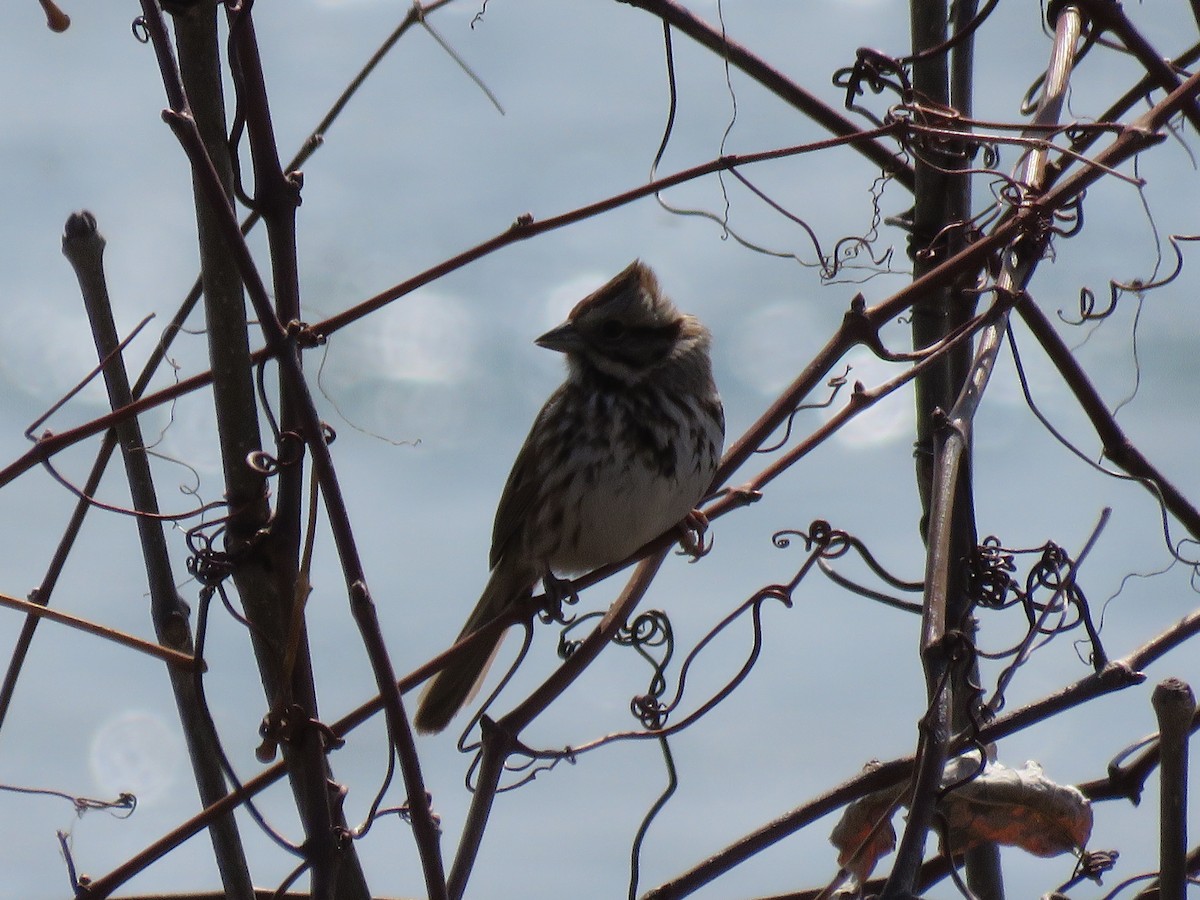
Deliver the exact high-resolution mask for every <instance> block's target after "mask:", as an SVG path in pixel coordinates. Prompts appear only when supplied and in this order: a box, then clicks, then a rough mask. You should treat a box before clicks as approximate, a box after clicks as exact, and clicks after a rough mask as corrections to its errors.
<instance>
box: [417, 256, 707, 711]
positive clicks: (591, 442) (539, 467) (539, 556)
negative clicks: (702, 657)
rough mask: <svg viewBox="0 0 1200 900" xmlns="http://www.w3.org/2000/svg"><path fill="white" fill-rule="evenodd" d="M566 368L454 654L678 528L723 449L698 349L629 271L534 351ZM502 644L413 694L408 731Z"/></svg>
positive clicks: (680, 320) (457, 697) (460, 696)
mask: <svg viewBox="0 0 1200 900" xmlns="http://www.w3.org/2000/svg"><path fill="white" fill-rule="evenodd" d="M536 343H537V344H538V346H540V347H545V348H547V349H549V350H557V351H558V352H560V353H563V354H566V358H567V380H566V381H565V382H564V383H563V384H562V386H561V387H559V388H558V390H556V391H555V392H554V393H553V394H552V395H551V396H550V399H549V400H547V401H546V405H545V406H543V407H542V410H541V412H539V413H538V416H537V418H536V419H535V420H534V423H533V428H532V429H531V430H530V432H529V436H528V437H527V438H526V439H525V444H524V446H522V447H521V452H520V453H518V454H517V460H516V462H515V463H514V464H513V469H512V472H511V473H510V474H509V476H508V482H507V484H505V486H504V493H503V494H502V496H501V497H500V506H499V507H498V508H497V510H496V522H495V525H494V526H493V531H492V551H491V559H490V563H491V567H492V571H491V577H490V578H489V579H488V582H487V586H486V587H485V588H484V590H483V596H482V597H480V598H479V602H478V603H477V604H476V605H475V609H474V610H473V611H472V612H471V615H470V617H469V618H468V619H467V623H466V625H464V626H463V629H462V632H461V633H460V634H459V640H462V638H464V637H466V636H467V635H469V634H471V633H472V632H474V631H476V630H478V629H479V628H480V627H482V626H483V625H486V624H487V623H488V622H490V621H492V620H493V619H495V618H496V617H497V616H499V615H501V614H503V613H505V612H508V611H510V610H511V608H512V607H513V606H514V605H515V604H518V603H520V602H521V601H523V600H525V599H527V598H529V597H530V596H531V595H532V591H533V587H534V585H536V584H537V582H538V581H539V580H540V579H542V578H543V577H545V576H547V575H552V576H568V575H576V574H580V573H583V572H587V571H590V570H592V569H595V568H597V567H599V566H603V565H607V564H608V563H612V562H617V561H619V560H621V559H624V558H625V557H626V556H628V555H630V554H631V553H633V552H634V551H635V550H637V549H638V548H639V547H641V546H642V545H644V544H645V543H647V542H648V541H650V540H652V539H654V538H656V537H658V536H659V535H660V534H663V533H664V532H666V531H668V530H669V529H671V528H674V527H676V526H678V525H680V524H681V523H683V522H684V521H685V520H688V522H689V523H690V522H691V521H692V519H691V513H692V511H693V508H694V507H695V506H696V504H697V503H699V502H700V501H701V500H702V499H703V498H704V496H705V493H706V492H707V491H708V489H709V487H710V486H711V484H712V480H713V474H714V473H715V472H716V469H717V462H718V460H719V459H720V457H721V448H722V445H723V443H724V440H725V414H724V410H723V409H722V406H721V398H720V395H719V394H718V393H717V387H716V384H714V383H713V377H712V365H711V362H710V360H709V346H710V344H711V335H710V334H709V331H708V329H707V328H705V327H704V325H702V324H701V323H700V321H699V320H698V319H696V318H695V317H694V316H689V315H685V314H684V313H681V312H679V310H678V309H676V307H675V304H673V303H672V302H671V301H670V300H669V299H668V298H667V297H666V296H665V295H664V294H663V293H662V291H661V290H660V289H659V286H658V279H657V278H655V276H654V273H653V272H652V271H651V270H650V269H649V267H647V266H646V265H644V264H643V263H642V262H641V261H634V262H633V263H632V264H631V265H630V266H629V267H628V268H626V269H625V271H623V272H621V274H619V275H617V276H616V277H615V278H613V279H612V280H611V281H610V282H608V284H606V285H604V286H603V287H602V288H600V289H599V290H597V291H595V292H594V293H593V294H590V295H589V296H587V297H585V298H584V299H583V300H581V301H580V302H579V304H578V305H577V306H576V307H575V308H574V309H573V310H571V314H570V315H569V316H568V317H567V321H566V322H564V323H563V324H562V325H560V326H558V327H557V328H555V329H553V330H552V331H548V332H547V333H546V334H543V335H542V336H541V337H540V338H538V339H537V341H536ZM501 637H502V635H501V634H499V633H498V634H497V635H496V638H495V640H494V641H484V642H483V643H482V644H479V645H477V646H475V647H473V648H472V649H471V650H470V651H468V652H467V653H466V654H464V655H462V656H460V657H458V658H457V659H455V660H454V661H453V662H451V663H450V664H449V665H448V666H447V667H446V668H445V669H444V670H443V671H442V672H440V673H439V674H437V675H436V676H434V678H433V680H432V681H431V682H430V683H429V685H428V686H427V687H426V688H425V691H424V693H423V694H422V695H421V700H420V703H419V706H418V709H417V712H416V716H415V719H414V722H415V724H416V727H417V729H418V730H419V731H423V732H437V731H441V730H442V729H443V728H445V727H446V725H447V724H449V722H450V720H451V719H452V718H453V717H454V715H455V714H456V713H457V712H458V711H459V709H461V708H462V707H463V706H464V705H465V704H466V703H467V702H468V701H469V700H470V699H471V697H472V696H474V693H475V691H476V690H477V689H478V686H479V683H480V682H481V681H482V679H483V676H484V674H485V673H486V671H487V668H488V666H489V664H490V663H491V661H492V658H493V656H494V655H495V652H496V649H497V648H498V647H499V643H500V638H501Z"/></svg>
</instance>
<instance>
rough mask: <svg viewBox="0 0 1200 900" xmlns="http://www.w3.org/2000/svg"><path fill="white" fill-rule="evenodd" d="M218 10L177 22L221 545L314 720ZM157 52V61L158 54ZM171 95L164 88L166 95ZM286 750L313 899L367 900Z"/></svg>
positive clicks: (304, 769)
mask: <svg viewBox="0 0 1200 900" xmlns="http://www.w3.org/2000/svg"><path fill="white" fill-rule="evenodd" d="M216 11H217V7H216V5H214V4H196V5H195V6H193V7H191V8H189V9H187V10H186V11H184V12H182V13H180V14H179V15H177V16H176V17H175V19H174V24H175V37H176V46H177V48H178V51H179V73H180V78H181V82H182V85H183V89H184V95H185V96H182V97H180V98H179V102H181V103H182V104H183V106H181V107H180V108H181V109H186V110H188V112H189V113H190V114H191V116H192V118H193V120H194V121H195V125H196V129H197V132H198V134H199V136H200V138H201V140H202V141H203V144H204V148H205V151H206V155H207V157H208V159H209V160H210V162H211V165H212V172H213V173H214V174H215V175H216V178H217V180H218V182H219V184H220V186H221V192H222V195H223V198H224V209H222V208H221V207H218V206H217V205H215V204H214V203H212V202H211V198H210V197H209V196H208V195H207V194H206V193H205V188H204V175H202V174H201V173H199V172H198V171H197V170H195V169H193V174H192V181H193V192H194V195H195V208H196V217H197V232H198V238H199V246H200V262H201V279H202V283H203V286H204V301H205V318H206V326H207V327H206V332H207V335H208V341H209V357H210V360H211V363H212V368H213V400H214V404H215V410H216V418H217V431H218V437H219V440H220V446H221V458H222V464H223V468H224V473H225V484H226V498H227V500H228V501H229V504H230V520H229V527H228V531H227V536H226V546H225V549H226V551H227V552H228V553H229V554H230V557H231V558H232V559H233V560H234V561H235V565H234V568H233V580H234V584H235V585H236V587H237V590H238V594H239V597H240V598H241V600H242V605H243V608H244V609H245V611H246V615H247V617H248V618H249V620H250V622H251V623H252V624H253V626H254V627H253V628H252V629H251V640H252V644H253V646H254V650H255V655H256V657H257V660H258V668H259V672H260V675H261V678H262V681H263V687H264V690H265V692H266V695H267V698H268V703H269V704H270V705H271V706H272V707H273V708H274V707H277V706H278V705H279V704H280V703H281V698H284V697H286V698H289V702H290V701H291V700H294V699H296V694H297V693H299V694H300V697H301V698H302V700H301V707H302V708H303V709H304V710H305V712H304V713H303V714H302V716H301V718H316V709H315V699H314V698H313V690H312V678H311V670H310V669H309V668H308V666H307V658H306V657H305V659H304V660H303V663H304V664H303V665H298V666H296V667H295V669H294V670H293V671H294V672H296V673H298V674H297V675H296V676H295V678H296V681H297V682H299V683H300V684H301V690H300V691H299V692H297V691H294V690H293V689H292V687H293V685H292V681H291V679H289V677H288V674H287V673H285V672H284V671H283V664H282V661H283V659H284V657H285V655H286V650H285V645H286V643H287V640H288V635H289V633H290V630H291V611H292V606H293V603H292V599H293V594H294V584H295V580H294V578H293V579H292V580H291V581H290V582H289V581H286V580H281V579H280V578H279V576H278V572H279V570H280V566H279V560H280V558H281V557H282V558H284V559H286V558H288V556H287V554H286V553H280V552H279V550H278V548H277V546H276V545H275V544H274V543H273V542H271V541H268V540H263V536H264V534H265V533H266V528H267V525H268V523H269V522H270V521H271V511H270V508H269V505H268V503H267V494H266V482H265V478H264V477H263V475H262V473H261V472H260V471H257V470H256V469H255V468H254V467H251V466H250V465H248V463H247V458H248V456H249V455H250V454H251V453H253V452H255V451H257V450H259V449H261V446H262V440H261V435H260V433H259V427H258V406H257V402H256V400H255V387H254V375H253V367H252V365H251V362H250V349H249V333H248V329H247V316H246V302H245V296H244V294H243V289H242V276H241V274H240V272H239V270H238V266H237V263H236V261H235V260H234V258H233V256H232V254H231V253H230V252H229V249H228V247H227V246H226V243H225V241H224V239H223V238H222V236H221V222H222V216H223V214H224V213H226V212H228V213H229V214H232V197H233V165H232V159H231V157H230V153H229V148H228V145H227V142H226V123H225V109H224V95H223V88H222V78H221V67H220V52H219V42H218V38H217V17H216ZM159 53H160V63H161V62H163V59H162V50H159ZM167 62H168V63H169V62H170V61H169V60H168V61H167ZM171 91H172V89H171V88H168V93H169V95H170V93H171ZM290 558H291V559H293V560H294V559H295V554H294V553H293V554H291V557H290ZM294 567H295V564H294V562H293V564H292V567H291V568H292V569H294ZM284 568H285V570H286V567H284ZM303 701H307V702H303ZM301 734H303V730H302V731H301ZM283 754H284V758H285V760H287V762H288V774H289V777H290V778H291V782H292V790H293V793H294V794H295V796H296V802H297V806H298V808H299V810H300V817H301V820H302V821H303V822H304V827H305V833H306V836H307V840H306V848H307V850H308V853H309V858H310V860H311V861H312V872H313V894H314V896H329V897H334V896H337V897H340V898H347V900H349V898H360V897H365V896H368V895H369V891H368V889H367V886H366V881H365V878H364V877H363V874H362V870H361V867H360V866H359V865H358V864H357V857H356V854H354V852H353V849H352V845H350V846H347V847H346V850H347V851H348V852H346V853H345V854H343V852H342V851H341V850H339V845H338V840H337V837H336V832H337V831H342V830H344V828H345V823H344V821H343V820H342V819H341V816H340V813H338V812H336V811H335V810H334V808H333V806H332V803H331V799H330V794H329V787H328V775H329V772H328V766H327V762H326V759H325V748H324V746H323V742H322V741H321V740H320V739H318V738H317V737H316V736H315V735H312V734H307V735H304V736H303V737H302V738H301V739H300V740H297V741H294V742H291V743H289V744H286V745H284V747H283ZM343 855H345V856H346V857H347V858H348V859H349V860H350V863H349V864H348V865H341V862H342V859H341V858H342V856H343ZM339 869H341V870H342V871H341V877H339V876H338V870H339Z"/></svg>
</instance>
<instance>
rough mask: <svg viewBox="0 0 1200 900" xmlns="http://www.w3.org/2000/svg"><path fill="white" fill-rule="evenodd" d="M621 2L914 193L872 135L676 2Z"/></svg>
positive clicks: (905, 169)
mask: <svg viewBox="0 0 1200 900" xmlns="http://www.w3.org/2000/svg"><path fill="white" fill-rule="evenodd" d="M620 2H622V3H627V4H629V5H630V6H633V7H637V8H638V9H644V10H645V11H646V12H648V13H650V14H651V15H655V16H658V17H659V18H660V19H662V20H663V21H664V22H666V23H667V24H668V25H671V26H673V27H674V28H677V29H679V30H680V31H682V32H683V33H684V34H686V35H687V36H688V37H690V38H691V39H692V40H694V41H696V43H698V44H700V45H701V46H704V47H707V48H708V49H709V50H711V51H712V52H713V53H715V54H716V55H717V56H718V57H720V58H721V59H723V60H726V61H727V62H728V63H729V64H730V65H732V66H734V67H735V68H738V69H740V70H741V71H742V72H744V73H745V74H746V75H748V76H750V77H751V78H753V79H754V80H755V81H757V82H758V83H759V84H760V85H762V86H763V87H764V88H766V89H767V90H769V91H770V92H771V93H773V94H774V95H775V96H777V97H779V99H781V100H783V101H784V102H785V103H788V104H790V105H791V106H793V107H795V108H796V109H797V110H799V111H800V112H802V113H804V115H806V116H808V117H809V118H810V119H812V120H813V121H814V122H816V123H817V124H818V125H820V126H821V127H822V128H825V129H826V130H827V131H830V132H832V133H833V134H835V135H837V136H839V137H855V138H858V139H856V140H855V141H854V142H853V143H852V144H851V146H852V147H853V148H854V149H855V150H857V151H858V152H859V153H861V154H862V155H863V156H865V157H866V158H867V159H869V160H870V161H871V162H873V163H874V164H875V165H877V166H879V167H880V168H881V169H883V171H885V172H888V173H889V174H891V175H892V176H893V177H894V178H895V179H896V180H897V181H899V182H900V183H901V184H902V185H904V186H905V187H906V188H908V189H909V190H912V189H913V184H914V182H913V171H912V169H911V168H910V167H909V166H908V165H907V164H905V163H904V162H903V161H902V160H900V159H899V158H897V156H896V154H895V153H893V152H891V151H890V150H888V149H887V148H886V147H884V146H883V145H882V144H880V143H878V142H877V141H875V140H874V135H873V134H872V133H871V132H869V131H862V130H861V129H859V128H858V127H857V126H856V125H855V124H854V123H853V122H851V121H850V120H849V119H847V118H845V117H844V116H843V115H842V114H841V113H839V112H838V111H837V110H835V109H833V107H831V106H829V105H828V104H826V103H824V102H822V101H821V100H819V99H818V98H817V97H816V96H815V95H813V94H811V93H809V92H808V91H806V90H805V89H804V88H802V87H800V86H799V85H798V84H796V83H795V82H794V81H791V80H790V79H788V78H787V77H786V76H784V75H783V74H782V73H781V72H780V71H779V70H778V69H776V68H774V67H773V66H771V65H770V64H769V63H767V62H765V61H764V60H762V59H760V58H759V57H757V56H755V55H754V54H753V53H751V52H750V51H749V50H748V49H746V48H745V47H743V46H742V45H741V44H739V43H737V42H736V41H734V40H733V39H731V38H730V37H729V36H728V35H725V34H723V33H722V32H721V31H718V30H717V29H715V28H713V27H712V26H711V25H709V24H708V23H707V22H705V21H703V20H702V19H700V18H698V17H697V16H695V15H694V14H692V13H691V12H690V11H689V10H687V9H685V8H684V7H682V6H680V5H679V4H678V3H675V2H674V0H620Z"/></svg>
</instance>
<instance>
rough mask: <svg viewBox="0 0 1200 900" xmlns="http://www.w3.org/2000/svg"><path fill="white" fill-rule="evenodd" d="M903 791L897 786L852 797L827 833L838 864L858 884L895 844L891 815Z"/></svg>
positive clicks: (903, 787) (902, 787)
mask: <svg viewBox="0 0 1200 900" xmlns="http://www.w3.org/2000/svg"><path fill="white" fill-rule="evenodd" d="M867 768H868V769H870V768H871V767H870V766H868V767H867ZM905 790H906V788H905V786H904V785H901V786H899V787H891V788H886V789H884V790H882V791H876V792H875V793H873V794H868V795H867V796H866V797H863V798H861V799H859V800H855V801H854V802H853V803H851V804H850V805H849V806H847V807H846V811H845V812H844V813H842V817H841V819H839V820H838V823H837V825H835V826H834V827H833V831H832V832H831V833H830V835H829V842H830V843H831V844H833V846H835V847H836V848H837V849H838V865H839V866H841V867H842V868H843V869H845V870H846V871H847V872H849V873H850V874H852V875H853V876H854V877H855V878H856V879H858V883H859V884H862V883H863V882H864V881H866V880H867V878H869V877H870V875H871V871H872V870H873V869H874V868H875V864H876V863H877V862H878V861H879V859H880V857H883V856H887V854H889V853H891V852H892V850H894V849H895V847H896V829H894V828H893V827H892V814H893V813H894V812H895V811H896V808H897V806H898V805H899V803H900V798H901V796H902V795H903V793H904V791H905Z"/></svg>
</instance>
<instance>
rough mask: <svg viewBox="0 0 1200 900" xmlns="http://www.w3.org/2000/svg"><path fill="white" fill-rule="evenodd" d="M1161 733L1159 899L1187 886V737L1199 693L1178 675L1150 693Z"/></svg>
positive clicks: (1175, 898)
mask: <svg viewBox="0 0 1200 900" xmlns="http://www.w3.org/2000/svg"><path fill="white" fill-rule="evenodd" d="M1150 702H1151V703H1152V704H1153V705H1154V714H1155V716H1156V717H1157V718H1158V734H1159V753H1160V759H1161V762H1160V764H1159V765H1160V769H1159V784H1160V786H1161V788H1160V796H1159V807H1160V809H1159V835H1158V837H1159V874H1158V894H1157V896H1158V897H1159V900H1184V898H1185V897H1186V895H1187V887H1188V865H1187V851H1188V846H1187V796H1188V740H1189V738H1190V737H1191V726H1192V715H1193V713H1194V712H1195V710H1196V697H1195V695H1194V694H1193V693H1192V689H1191V688H1190V687H1188V685H1187V684H1185V683H1184V682H1182V681H1180V680H1179V679H1178V678H1168V679H1167V680H1166V681H1163V682H1162V683H1160V684H1159V685H1158V686H1157V687H1155V688H1154V693H1153V694H1152V695H1151V697H1150Z"/></svg>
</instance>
